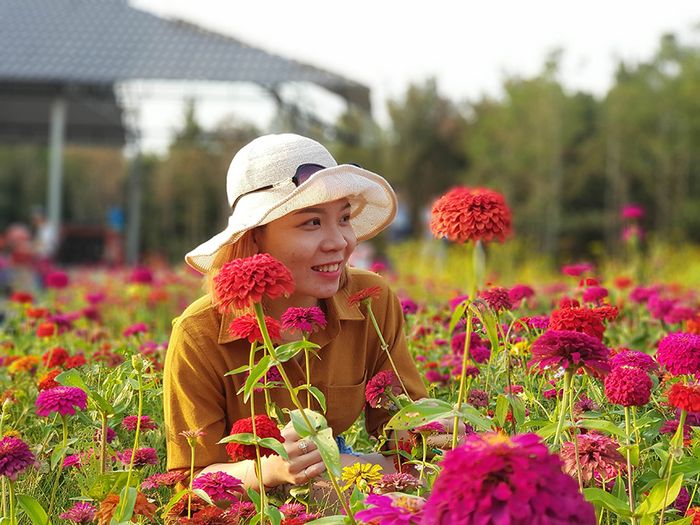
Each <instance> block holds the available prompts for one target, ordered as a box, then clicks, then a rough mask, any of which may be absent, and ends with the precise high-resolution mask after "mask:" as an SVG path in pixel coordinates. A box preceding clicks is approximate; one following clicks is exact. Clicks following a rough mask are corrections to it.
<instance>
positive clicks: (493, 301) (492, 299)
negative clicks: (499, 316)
mask: <svg viewBox="0 0 700 525" xmlns="http://www.w3.org/2000/svg"><path fill="white" fill-rule="evenodd" d="M479 297H481V298H482V299H483V300H484V301H486V304H488V305H489V308H491V309H492V310H495V311H496V312H502V311H503V310H510V309H511V308H513V302H512V301H511V300H510V294H509V293H508V290H507V289H506V288H502V287H500V286H494V287H493V288H491V289H489V290H484V291H483V292H481V293H480V294H479Z"/></svg>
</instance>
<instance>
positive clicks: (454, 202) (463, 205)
mask: <svg viewBox="0 0 700 525" xmlns="http://www.w3.org/2000/svg"><path fill="white" fill-rule="evenodd" d="M430 230H431V231H432V232H433V235H434V236H435V237H437V238H438V239H442V238H443V237H446V238H447V239H449V240H450V241H453V242H459V243H463V242H466V241H491V240H493V239H497V240H499V241H504V240H505V238H506V237H507V236H508V235H509V234H510V232H511V214H510V209H509V208H508V206H507V205H506V202H505V199H504V198H503V195H501V194H500V193H498V192H496V191H493V190H490V189H488V188H467V187H464V186H459V187H456V188H453V189H451V190H450V191H448V192H447V193H446V194H445V195H443V196H442V197H440V198H439V199H438V200H437V201H435V203H434V204H433V209H432V211H431V217H430Z"/></svg>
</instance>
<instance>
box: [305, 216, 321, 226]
mask: <svg viewBox="0 0 700 525" xmlns="http://www.w3.org/2000/svg"><path fill="white" fill-rule="evenodd" d="M320 224H321V219H319V218H318V217H314V218H313V219H309V220H308V221H306V222H305V223H304V226H320Z"/></svg>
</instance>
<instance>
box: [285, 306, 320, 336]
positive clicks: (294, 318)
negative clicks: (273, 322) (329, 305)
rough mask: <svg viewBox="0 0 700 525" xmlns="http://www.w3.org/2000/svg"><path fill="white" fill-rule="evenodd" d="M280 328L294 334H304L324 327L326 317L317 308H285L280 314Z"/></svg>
mask: <svg viewBox="0 0 700 525" xmlns="http://www.w3.org/2000/svg"><path fill="white" fill-rule="evenodd" d="M281 320H282V328H284V329H285V330H289V331H290V332H292V333H294V332H296V331H301V332H304V333H306V334H309V333H311V332H315V331H316V330H321V329H322V328H325V327H326V316H325V315H324V313H323V310H321V309H320V308H319V307H318V306H311V307H309V308H297V307H291V308H287V311H286V312H284V313H283V314H282V318H281Z"/></svg>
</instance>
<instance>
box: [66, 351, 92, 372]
mask: <svg viewBox="0 0 700 525" xmlns="http://www.w3.org/2000/svg"><path fill="white" fill-rule="evenodd" d="M86 363H87V361H85V356H84V355H83V354H75V355H72V356H70V357H69V358H68V359H66V360H65V361H64V363H63V368H65V369H66V370H68V369H69V368H78V367H79V366H83V365H84V364H86Z"/></svg>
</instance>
